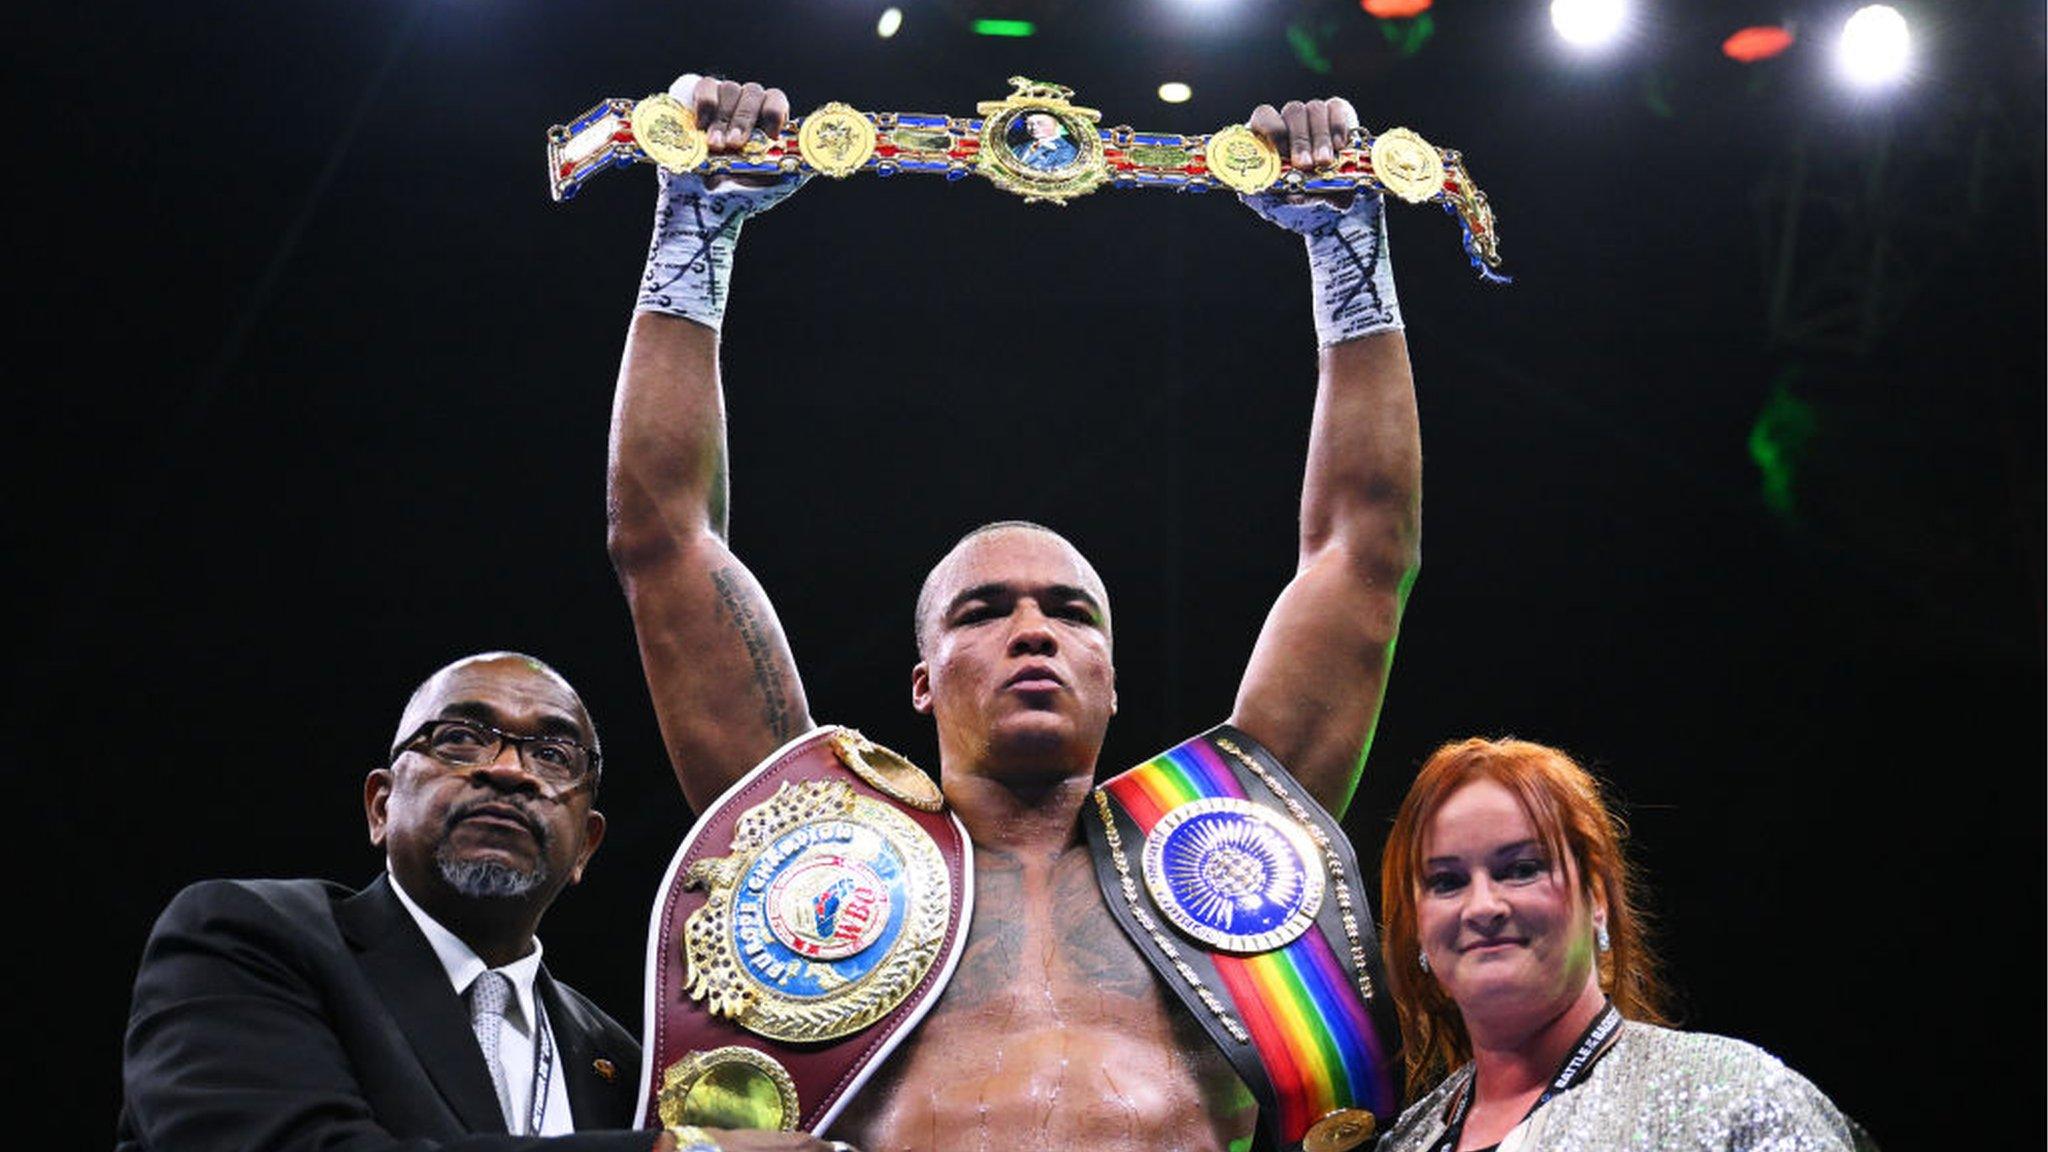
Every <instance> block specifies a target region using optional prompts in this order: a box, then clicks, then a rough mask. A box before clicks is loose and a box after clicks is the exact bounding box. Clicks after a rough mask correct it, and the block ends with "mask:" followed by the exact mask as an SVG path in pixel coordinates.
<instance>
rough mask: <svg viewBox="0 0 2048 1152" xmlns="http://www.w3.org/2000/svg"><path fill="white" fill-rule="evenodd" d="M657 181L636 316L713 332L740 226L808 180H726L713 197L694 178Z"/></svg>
mask: <svg viewBox="0 0 2048 1152" xmlns="http://www.w3.org/2000/svg"><path fill="white" fill-rule="evenodd" d="M660 175H661V188H660V192H659V197H658V199H657V200H656V202H655V206H654V239H653V241H652V242H651V243H650V244H649V245H648V247H647V269H646V271H644V272H643V273H641V275H640V301H639V303H638V304H637V305H636V311H640V312H664V313H667V314H668V315H670V316H681V317H684V318H685V319H689V320H695V321H696V322H697V323H699V324H702V325H704V326H705V327H706V328H709V329H711V330H712V331H713V332H716V331H718V330H719V326H720V325H721V324H722V323H723V322H724V320H725V292H726V285H727V284H728V283H730V282H731V279H732V256H733V249H734V248H735V247H737V246H738V244H739V240H740V225H741V224H743V223H745V222H746V219H747V217H749V216H753V215H756V214H758V213H762V212H766V211H767V210H768V209H770V208H773V207H775V206H776V205H777V204H780V203H781V202H782V201H783V200H784V199H786V198H787V197H788V196H789V195H790V194H791V193H792V192H795V191H796V190H797V189H798V188H801V187H803V184H804V181H805V180H807V179H809V176H808V175H791V176H786V177H783V178H782V179H781V180H778V181H776V182H775V183H773V184H768V185H762V186H755V185H749V184H740V183H736V182H733V181H730V180H727V181H724V182H722V183H721V184H720V185H719V187H718V188H717V190H716V191H713V190H711V189H708V188H706V187H705V186H704V181H703V179H702V178H701V177H698V176H697V175H695V174H690V175H684V176H677V175H674V174H672V173H670V172H668V171H666V170H664V171H662V172H661V174H660Z"/></svg>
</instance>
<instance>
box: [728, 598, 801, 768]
mask: <svg viewBox="0 0 2048 1152" xmlns="http://www.w3.org/2000/svg"><path fill="white" fill-rule="evenodd" d="M711 583H712V585H713V586H714V587H716V588H717V589H718V601H719V603H720V604H722V605H724V606H725V615H726V619H728V620H730V621H732V626H733V627H734V628H735V629H737V630H738V631H739V634H740V641H741V642H742V643H744V644H745V645H746V646H747V659H748V661H749V662H750V663H751V664H752V665H753V666H754V687H755V688H756V689H757V690H758V691H759V692H760V693H761V723H762V724H764V725H765V726H766V727H767V729H768V731H769V733H770V734H772V735H773V736H774V737H775V738H776V739H777V740H787V739H789V737H790V735H791V730H792V729H794V728H795V726H796V725H795V722H794V720H793V718H792V717H791V716H790V710H789V689H788V686H787V685H785V684H784V683H783V678H782V670H781V669H780V668H779V667H777V661H776V658H775V657H776V653H775V645H774V644H773V642H772V641H771V639H770V637H769V634H768V633H769V629H768V627H767V626H766V624H765V623H764V622H763V621H762V619H761V615H760V613H759V612H758V611H756V609H755V603H754V601H755V597H754V596H753V595H751V594H750V593H749V591H748V589H747V587H746V585H745V584H744V583H743V581H742V577H741V575H740V573H739V570H738V569H737V568H733V567H728V568H719V569H716V570H715V571H713V572H712V573H711Z"/></svg>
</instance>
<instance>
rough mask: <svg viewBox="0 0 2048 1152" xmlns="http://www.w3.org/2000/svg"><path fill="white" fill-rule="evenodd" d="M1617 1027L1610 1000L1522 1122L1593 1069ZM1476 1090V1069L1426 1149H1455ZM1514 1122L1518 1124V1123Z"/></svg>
mask: <svg viewBox="0 0 2048 1152" xmlns="http://www.w3.org/2000/svg"><path fill="white" fill-rule="evenodd" d="M1619 1027H1621V1013H1619V1012H1617V1011H1615V1009H1614V1005H1613V1004H1611V1003H1610V1004H1609V1005H1607V1007H1606V1008H1605V1009H1603V1010H1602V1011H1601V1013H1600V1015H1599V1016H1598V1017H1596V1018H1595V1019H1594V1020H1593V1023H1592V1024H1590V1025H1588V1026H1587V1028H1586V1031H1585V1032H1584V1033H1583V1034H1582V1035H1580V1037H1579V1042H1578V1043H1577V1044H1575V1045H1573V1046H1572V1053H1571V1055H1569V1056H1567V1057H1565V1058H1564V1063H1563V1064H1560V1065H1558V1067H1557V1075H1555V1076H1553V1077H1551V1078H1550V1087H1548V1088H1545V1089H1544V1090H1543V1095H1541V1096H1538V1097H1537V1098H1536V1102H1535V1103H1534V1104H1531V1105H1529V1110H1528V1111H1527V1112H1524V1113H1522V1121H1521V1122H1522V1123H1527V1122H1528V1119H1529V1117H1531V1116H1534V1115H1535V1114H1536V1110H1537V1109H1538V1108H1541V1107H1543V1106H1544V1105H1545V1104H1548V1103H1550V1099H1551V1097H1553V1096H1556V1095H1557V1094H1558V1093H1560V1092H1563V1091H1565V1090H1567V1089H1569V1088H1573V1087H1576V1086H1577V1085H1578V1083H1579V1081H1581V1080H1584V1079H1585V1078H1586V1077H1587V1075H1588V1074H1590V1073H1591V1072H1592V1071H1593V1065H1594V1064H1597V1063H1599V1060H1600V1057H1601V1056H1602V1055H1604V1054H1605V1053H1606V1050H1607V1042H1608V1041H1609V1040H1612V1039H1613V1038H1614V1031H1615V1029H1617V1028H1619ZM1478 1091H1479V1075H1478V1073H1477V1072H1476V1071H1475V1072H1474V1073H1473V1076H1472V1079H1471V1081H1470V1082H1469V1083H1467V1084H1466V1085H1465V1090H1464V1091H1463V1092H1460V1093H1458V1102H1457V1103H1456V1104H1454V1105H1452V1111H1451V1115H1450V1116H1449V1118H1448V1119H1447V1120H1446V1121H1445V1123H1446V1124H1447V1125H1448V1126H1447V1127H1446V1128H1445V1129H1444V1134H1443V1136H1442V1137H1441V1138H1439V1139H1438V1140H1437V1142H1436V1143H1434V1144H1432V1145H1430V1146H1429V1152H1455V1150H1456V1149H1457V1147H1458V1138H1459V1137H1460V1136H1463V1135H1464V1134H1465V1113H1467V1112H1469V1111H1471V1110H1472V1097H1473V1096H1474V1095H1476V1094H1477V1093H1478ZM1517 1126H1518V1127H1519V1124H1518V1125H1517Z"/></svg>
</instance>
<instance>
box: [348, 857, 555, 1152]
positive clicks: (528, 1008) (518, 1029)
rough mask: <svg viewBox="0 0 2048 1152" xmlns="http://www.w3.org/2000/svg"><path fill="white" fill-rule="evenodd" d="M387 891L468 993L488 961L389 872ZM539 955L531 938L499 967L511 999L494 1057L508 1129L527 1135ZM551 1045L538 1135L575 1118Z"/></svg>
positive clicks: (451, 980) (453, 982) (459, 989)
mask: <svg viewBox="0 0 2048 1152" xmlns="http://www.w3.org/2000/svg"><path fill="white" fill-rule="evenodd" d="M386 874H387V875H388V874H389V873H388V871H387V873H386ZM391 890H392V891H393V892H396V893H398V902H399V903H400V904H403V905H405V910H406V911H407V912H410V913H411V914H412V918H413V921H414V922H415V923H417V924H418V925H419V926H420V931H421V932H424V933H426V936H427V943H428V944H431V945H433V948H434V955H435V956H437V957H439V958H440V960H441V967H442V968H443V969H445V970H446V971H447V973H448V984H449V986H450V987H452V988H453V989H454V990H455V994H456V995H457V996H463V997H466V996H468V994H469V986H470V985H471V984H473V983H475V982H476V978H477V977H478V976H481V975H483V973H484V971H485V970H486V969H487V968H489V965H487V964H485V963H484V962H483V958H482V957H480V956H478V955H477V954H476V953H475V952H474V951H472V950H471V949H470V946H469V945H467V944H464V943H463V942H462V939H461V938H460V937H458V936H456V935H455V933H453V932H450V931H449V930H448V929H446V928H444V927H442V926H441V923H440V921H438V920H435V919H434V918H433V917H432V916H429V915H427V912H426V910H425V909H423V908H421V907H420V906H419V905H418V904H415V903H413V899H412V897H411V896H408V895H406V892H405V887H404V886H403V885H401V884H400V883H399V882H398V877H396V876H392V877H391ZM540 955H541V944H540V940H539V939H538V938H536V939H535V940H534V942H533V951H531V952H529V953H527V954H526V955H524V956H522V957H520V958H519V959H517V960H514V961H513V962H512V963H510V964H507V965H505V966H504V967H502V968H499V969H498V971H500V972H503V973H504V974H505V976H506V978H507V979H509V980H511V981H512V999H511V1001H510V1002H509V1003H507V1004H506V1005H505V1022H504V1023H503V1024H501V1025H500V1026H499V1033H498V1062H499V1063H500V1064H502V1065H504V1068H505V1087H506V1090H507V1094H508V1097H509V1099H510V1103H511V1107H512V1115H513V1116H514V1117H515V1118H516V1123H515V1124H514V1126H513V1129H512V1131H513V1133H514V1134H515V1135H525V1134H526V1125H527V1123H528V1121H529V1120H531V1119H532V1115H533V1088H534V1044H535V1042H536V1036H535V1033H534V1030H533V1023H534V1021H535V1020H536V1019H538V1017H537V1016H536V1015H535V1013H534V1009H533V982H534V978H535V977H537V976H538V975H539V974H540ZM552 1047H553V1049H554V1060H553V1064H554V1068H553V1071H552V1072H550V1073H549V1074H548V1095H547V1112H546V1114H545V1115H543V1116H542V1117H541V1125H540V1133H539V1134H540V1135H542V1136H561V1135H566V1134H567V1133H570V1132H574V1131H575V1130H576V1122H575V1119H574V1118H573V1117H571V1116H570V1115H569V1086H568V1078H567V1077H566V1076H565V1075H564V1073H563V1069H562V1047H561V1045H560V1043H556V1044H554V1045H552Z"/></svg>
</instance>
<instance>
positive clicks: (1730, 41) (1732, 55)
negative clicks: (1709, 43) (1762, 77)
mask: <svg viewBox="0 0 2048 1152" xmlns="http://www.w3.org/2000/svg"><path fill="white" fill-rule="evenodd" d="M1793 39H1794V37H1793V34H1792V30H1791V29H1790V28H1784V27H1780V26H1778V25H1776V24H1758V25H1753V26H1751V27H1748V28H1744V29H1742V30H1740V31H1738V32H1736V33H1735V34H1733V35H1731V36H1729V37H1728V38H1727V39H1726V40H1723V41H1721V55H1723V56H1726V57H1727V58H1729V59H1730V60H1734V61H1736V62H1738V63H1742V64H1754V63H1756V62H1757V61H1759V60H1769V59H1770V58H1771V57H1773V56H1776V55H1778V54H1779V53H1781V52H1783V51H1785V49H1787V48H1790V47H1791V46H1792V41H1793Z"/></svg>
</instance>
